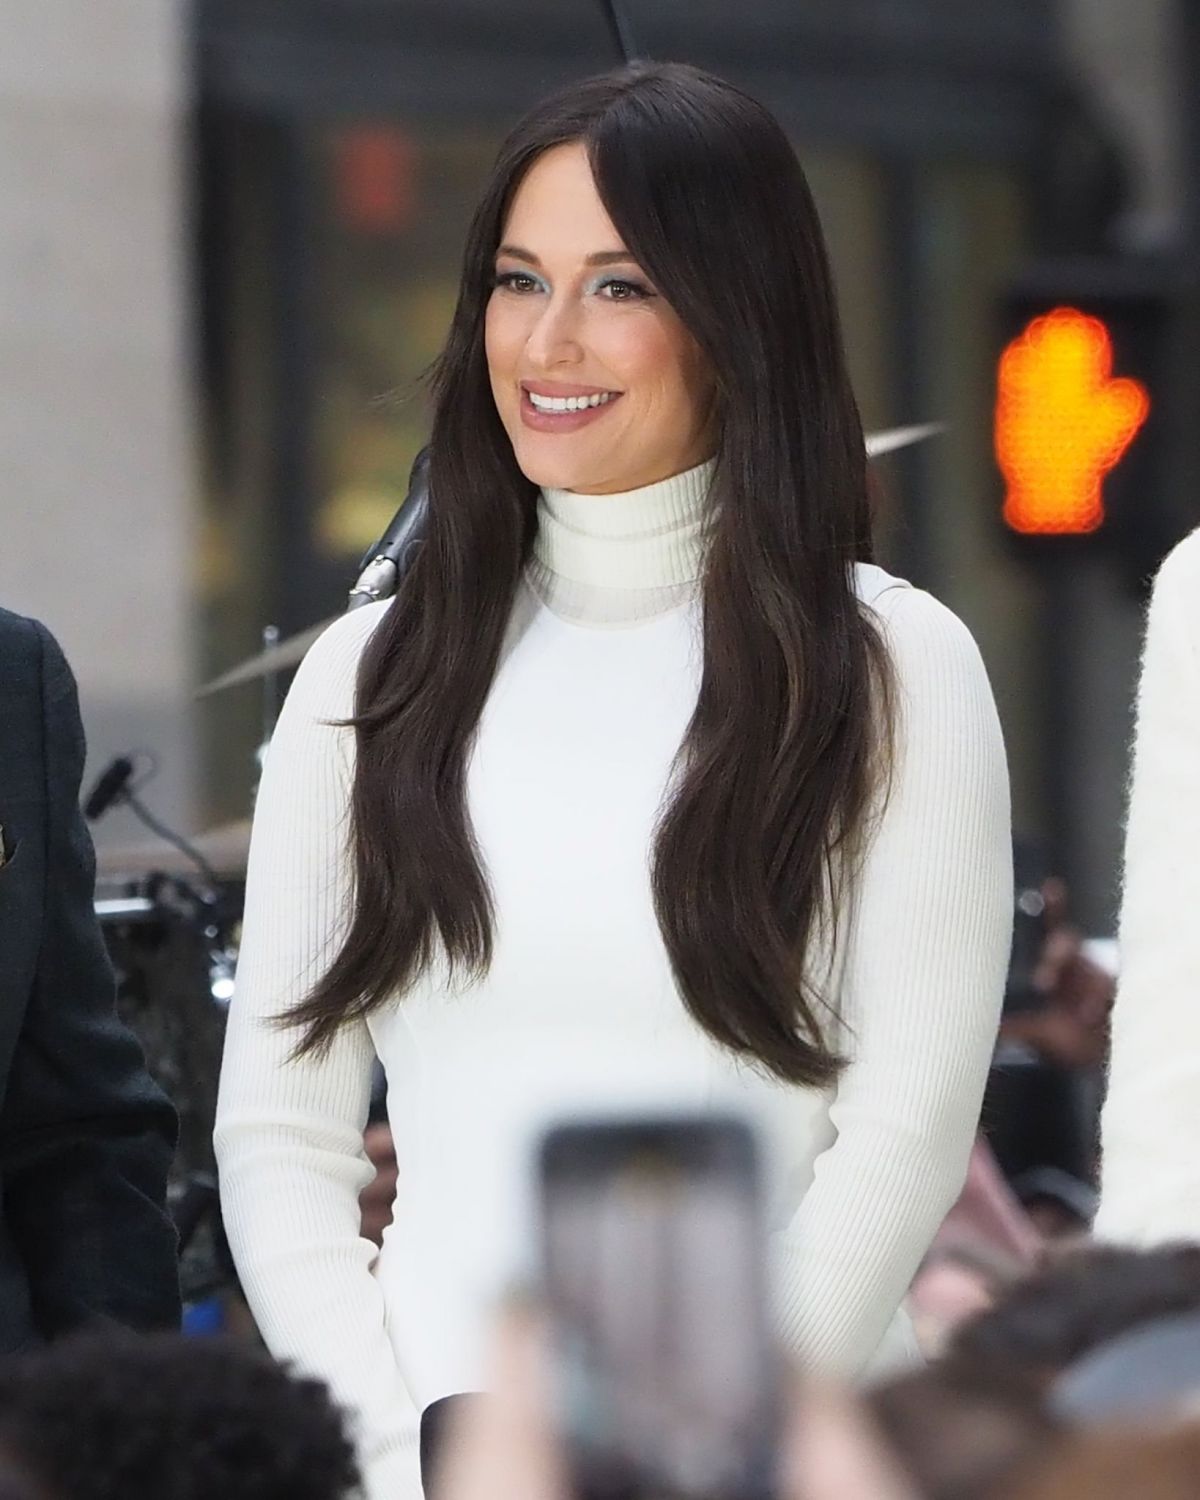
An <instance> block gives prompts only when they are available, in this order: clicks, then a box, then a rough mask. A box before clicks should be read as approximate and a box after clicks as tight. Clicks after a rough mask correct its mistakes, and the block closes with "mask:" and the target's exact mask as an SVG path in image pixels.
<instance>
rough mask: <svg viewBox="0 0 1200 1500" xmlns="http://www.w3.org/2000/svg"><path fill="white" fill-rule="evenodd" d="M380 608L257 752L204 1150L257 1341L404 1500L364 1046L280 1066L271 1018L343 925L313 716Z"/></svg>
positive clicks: (375, 1485) (406, 1462)
mask: <svg viewBox="0 0 1200 1500" xmlns="http://www.w3.org/2000/svg"><path fill="white" fill-rule="evenodd" d="M381 608H382V607H381V606H373V607H371V608H368V609H365V610H361V611H358V612H356V613H354V614H351V615H348V616H346V617H345V618H344V619H342V620H339V621H338V622H337V623H336V624H335V625H333V626H332V627H331V628H330V629H329V630H328V631H327V632H326V633H325V634H324V635H323V636H322V637H321V638H320V640H319V641H318V642H317V643H316V645H315V646H313V648H312V650H311V651H310V652H309V654H308V656H307V657H306V659H305V661H304V663H303V665H302V666H301V668H300V670H299V672H298V673H297V675H296V679H295V682H294V684H293V687H292V690H291V692H290V693H289V694H288V698H287V702H286V703H285V705H284V708H283V712H282V714H281V715H280V719H279V723H278V726H277V728H276V731H275V735H274V737H273V739H272V742H271V747H270V750H269V752H268V754H267V758H266V764H265V767H264V770H263V777H262V784H261V786H260V788H259V793H258V803H257V807H256V810H255V817H254V831H253V837H252V840H251V848H250V864H249V870H248V876H247V887H246V906H245V921H244V931H243V942H242V949H241V954H240V959H239V964H238V973H237V988H236V994H235V998H234V1001H233V1004H232V1006H231V1009H230V1014H229V1028H228V1033H227V1039H226V1044H225V1058H224V1064H223V1067H222V1072H221V1085H220V1096H219V1101H218V1107H217V1129H216V1148H217V1159H218V1164H219V1168H220V1179H221V1204H222V1209H223V1213H224V1219H225V1226H226V1229H227V1231H228V1235H229V1242H230V1245H231V1247H232V1249H233V1254H234V1259H235V1261H236V1263H237V1268H238V1273H239V1275H240V1277H241V1280H242V1285H243V1287H244V1289H245V1293H246V1297H247V1299H248V1301H249V1304H250V1308H251V1311H252V1312H253V1314H254V1317H255V1319H256V1321H257V1323H258V1326H259V1328H260V1329H261V1331H262V1334H263V1337H264V1339H265V1340H266V1342H267V1345H268V1347H269V1348H270V1350H271V1352H272V1353H273V1354H275V1355H276V1356H277V1357H279V1358H281V1359H285V1360H288V1361H291V1362H293V1363H294V1364H295V1365H296V1366H297V1367H299V1368H300V1369H302V1370H304V1371H306V1372H307V1373H310V1374H313V1375H317V1376H319V1377H321V1378H322V1379H324V1380H325V1381H326V1382H327V1383H328V1384H329V1386H330V1388H331V1391H332V1393H333V1395H334V1397H335V1399H336V1400H337V1401H338V1402H339V1403H340V1404H342V1405H343V1406H344V1407H346V1408H347V1409H348V1410H350V1411H352V1412H354V1413H356V1414H357V1417H358V1429H357V1437H358V1442H359V1452H360V1458H361V1460H362V1462H363V1465H364V1469H365V1475H366V1488H367V1494H368V1496H369V1497H370V1500H418V1497H419V1496H420V1494H421V1486H420V1478H419V1466H418V1459H417V1413H416V1410H415V1408H414V1405H413V1402H412V1400H411V1398H410V1396H409V1393H408V1391H407V1389H406V1388H405V1385H404V1382H403V1380H402V1378H401V1376H400V1373H399V1370H398V1368H397V1365H396V1360H395V1357H394V1355H393V1352H392V1347H391V1343H390V1341H389V1338H388V1335H387V1332H386V1329H385V1322H384V1303H383V1297H382V1295H381V1293H380V1291H379V1288H378V1287H377V1285H376V1283H375V1281H374V1279H373V1277H372V1275H371V1262H372V1259H373V1257H374V1255H375V1247H374V1245H372V1244H371V1243H370V1242H369V1241H367V1240H364V1239H362V1238H361V1237H360V1235H359V1209H358V1195H359V1193H360V1192H361V1190H362V1188H363V1187H364V1186H365V1185H366V1183H367V1182H368V1181H369V1180H370V1178H371V1169H370V1167H369V1166H368V1164H367V1163H366V1161H365V1158H364V1154H363V1145H362V1134H363V1128H364V1125H365V1123H366V1117H367V1109H368V1105H369V1096H370V1078H371V1068H372V1062H373V1058H374V1050H373V1048H372V1045H371V1039H370V1037H369V1035H368V1033H367V1028H366V1026H365V1025H364V1024H363V1023H361V1022H359V1023H356V1024H351V1025H346V1026H343V1027H342V1028H341V1029H340V1030H339V1032H338V1033H337V1036H336V1039H335V1041H334V1044H333V1047H332V1049H331V1050H330V1052H329V1053H328V1054H327V1055H325V1056H322V1057H308V1058H305V1059H304V1060H302V1061H293V1060H290V1058H289V1053H290V1051H291V1049H292V1047H293V1046H294V1044H295V1042H296V1040H297V1036H298V1033H297V1031H296V1030H295V1029H294V1028H288V1029H286V1030H285V1029H280V1028H279V1027H277V1026H275V1025H273V1024H272V1022H273V1020H274V1018H275V1017H277V1016H279V1015H280V1014H281V1013H282V1012H283V1011H285V1010H286V1009H287V1008H288V1007H289V1006H290V1005H292V1004H293V1003H294V1002H295V1001H297V1000H299V999H301V998H302V997H303V996H304V995H305V994H306V993H307V991H308V990H309V988H310V987H311V986H312V984H313V982H314V981H315V980H316V979H317V978H318V977H319V976H320V974H321V973H323V972H324V970H325V969H326V968H327V967H328V964H329V962H330V960H331V958H332V957H333V955H334V953H335V951H336V946H337V943H338V941H339V938H340V936H341V934H342V933H343V932H344V930H345V929H344V924H345V919H346V914H347V910H348V901H349V892H348V890H347V879H348V877H347V871H348V868H349V866H348V863H347V860H346V858H345V839H346V833H347V807H348V796H349V790H350V784H351V777H352V759H351V757H352V750H353V736H352V733H351V732H350V731H347V730H345V729H341V728H337V727H334V726H332V725H331V724H330V723H328V722H327V721H329V720H336V719H339V718H343V717H345V716H346V715H348V714H350V713H351V712H352V711H353V699H354V681H355V672H356V669H357V665H358V658H359V654H360V651H361V649H362V645H363V642H364V640H365V638H366V636H367V634H368V633H369V632H370V630H371V629H372V627H373V626H374V624H375V623H376V622H377V620H378V619H379V616H380V612H381Z"/></svg>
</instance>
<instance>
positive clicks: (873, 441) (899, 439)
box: [867, 422, 946, 458]
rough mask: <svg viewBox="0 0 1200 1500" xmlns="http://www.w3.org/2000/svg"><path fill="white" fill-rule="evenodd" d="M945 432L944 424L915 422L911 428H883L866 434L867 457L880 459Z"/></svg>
mask: <svg viewBox="0 0 1200 1500" xmlns="http://www.w3.org/2000/svg"><path fill="white" fill-rule="evenodd" d="M945 430H946V424H945V422H917V423H915V424H914V425H913V426H911V427H885V428H884V429H883V430H882V431H880V432H868V433H867V457H868V458H882V457H883V455H884V454H885V453H895V452H896V450H897V449H898V448H908V447H911V445H912V444H913V443H921V442H924V440H925V439H926V438H929V437H936V436H937V434H938V433H939V432H945Z"/></svg>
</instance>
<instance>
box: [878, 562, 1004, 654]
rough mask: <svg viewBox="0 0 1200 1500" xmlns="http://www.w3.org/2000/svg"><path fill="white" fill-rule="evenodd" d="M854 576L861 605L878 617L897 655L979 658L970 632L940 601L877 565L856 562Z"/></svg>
mask: <svg viewBox="0 0 1200 1500" xmlns="http://www.w3.org/2000/svg"><path fill="white" fill-rule="evenodd" d="M854 573H855V580H854V581H855V592H856V593H857V595H858V598H859V602H860V603H862V604H864V605H866V606H867V607H868V608H869V609H870V610H871V611H872V613H873V614H875V615H876V616H878V618H879V620H880V622H881V624H882V626H883V632H884V635H885V637H886V638H887V640H888V643H889V645H890V646H891V649H892V652H893V654H894V655H897V656H900V657H913V656H917V657H919V656H920V655H921V653H923V652H927V651H929V650H931V649H935V650H941V651H949V652H951V653H954V654H956V655H962V654H966V655H967V656H970V657H972V658H974V657H977V656H978V649H977V647H976V645H975V639H974V637H973V636H972V635H971V632H970V631H969V630H968V629H967V627H966V626H965V625H964V624H963V622H962V621H961V620H960V619H959V617H958V616H957V615H956V614H955V613H954V611H953V610H952V609H950V608H949V607H948V606H947V605H945V604H943V603H942V601H941V600H940V599H936V598H934V596H933V595H932V594H930V593H927V592H926V591H925V590H924V589H919V588H916V587H914V585H913V584H911V583H909V582H908V580H907V579H905V578H898V577H896V576H895V574H892V573H889V572H887V571H886V569H884V568H880V567H877V566H876V565H875V564H874V563H856V564H855V569H854Z"/></svg>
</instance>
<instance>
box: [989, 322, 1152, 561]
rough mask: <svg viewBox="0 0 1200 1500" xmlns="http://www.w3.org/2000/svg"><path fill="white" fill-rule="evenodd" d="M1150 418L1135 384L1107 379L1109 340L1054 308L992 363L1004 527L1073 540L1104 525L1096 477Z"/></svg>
mask: <svg viewBox="0 0 1200 1500" xmlns="http://www.w3.org/2000/svg"><path fill="white" fill-rule="evenodd" d="M1149 411H1150V397H1149V395H1148V394H1147V391H1146V388H1145V386H1144V385H1142V384H1141V383H1140V382H1138V381H1136V380H1132V379H1130V378H1128V377H1123V376H1117V377H1114V376H1113V341H1112V336H1111V334H1110V332H1109V329H1108V327H1107V325H1106V324H1105V323H1104V321H1103V320H1102V319H1100V318H1098V317H1094V316H1089V315H1088V314H1085V313H1082V312H1079V311H1078V310H1077V309H1076V308H1073V307H1055V308H1053V309H1052V310H1051V311H1049V312H1046V313H1043V314H1042V315H1041V316H1039V317H1035V318H1033V319H1032V320H1031V321H1030V322H1029V323H1027V324H1026V326H1025V328H1024V329H1023V330H1022V332H1021V333H1019V334H1018V335H1017V337H1016V338H1014V339H1013V340H1012V341H1011V343H1009V344H1008V346H1007V347H1006V348H1005V350H1004V353H1003V354H1002V355H1001V357H1000V366H999V371H998V379H997V386H996V414H995V447H996V461H997V463H998V464H999V465H1000V470H1001V473H1002V474H1003V475H1004V480H1005V497H1004V520H1005V522H1006V523H1007V524H1008V525H1009V526H1010V527H1011V528H1012V529H1013V530H1014V531H1017V532H1021V533H1023V534H1025V535H1035V536H1054V535H1058V536H1064V535H1068V536H1069V535H1082V534H1085V533H1087V532H1090V531H1095V530H1096V529H1097V528H1098V527H1099V526H1101V525H1102V524H1103V522H1104V518H1105V508H1104V488H1103V486H1104V478H1105V475H1106V474H1108V473H1109V471H1110V470H1111V469H1113V468H1114V467H1115V466H1116V464H1117V463H1119V462H1120V459H1121V457H1122V455H1123V454H1124V453H1125V450H1126V449H1127V448H1128V447H1129V445H1130V443H1131V442H1132V441H1133V440H1134V438H1135V437H1136V435H1137V433H1138V430H1139V429H1140V428H1141V426H1142V424H1143V423H1144V422H1145V420H1146V417H1147V416H1148V414H1149Z"/></svg>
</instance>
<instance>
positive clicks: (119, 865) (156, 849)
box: [96, 818, 250, 884]
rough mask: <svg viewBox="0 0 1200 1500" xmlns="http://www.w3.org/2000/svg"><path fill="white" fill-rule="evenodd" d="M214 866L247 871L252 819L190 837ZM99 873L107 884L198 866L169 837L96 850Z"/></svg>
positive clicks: (233, 874) (221, 871)
mask: <svg viewBox="0 0 1200 1500" xmlns="http://www.w3.org/2000/svg"><path fill="white" fill-rule="evenodd" d="M189 842H190V843H191V845H192V847H193V848H194V849H196V850H197V852H198V853H199V854H200V855H201V857H202V858H203V859H205V860H207V862H208V863H209V864H210V865H211V866H212V869H213V873H214V874H216V875H221V876H225V877H228V878H237V877H240V876H243V875H245V873H246V862H247V860H248V858H249V855H250V819H249V818H239V819H238V820H237V821H236V822H234V823H222V824H219V825H218V826H217V827H216V828H209V829H206V830H205V832H203V833H198V834H196V836H195V837H194V838H193V839H191V840H189ZM96 874H97V877H98V879H99V880H101V881H102V882H103V883H106V884H112V883H113V882H114V881H117V880H121V879H128V878H136V877H137V876H140V875H194V874H196V867H195V865H194V864H193V863H192V861H191V860H190V859H188V857H187V855H186V854H184V852H183V850H182V849H176V847H175V846H174V844H168V843H167V841H166V840H165V839H148V840H147V841H146V842H145V843H140V844H124V845H113V846H112V847H110V848H100V849H98V850H97V851H96Z"/></svg>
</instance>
